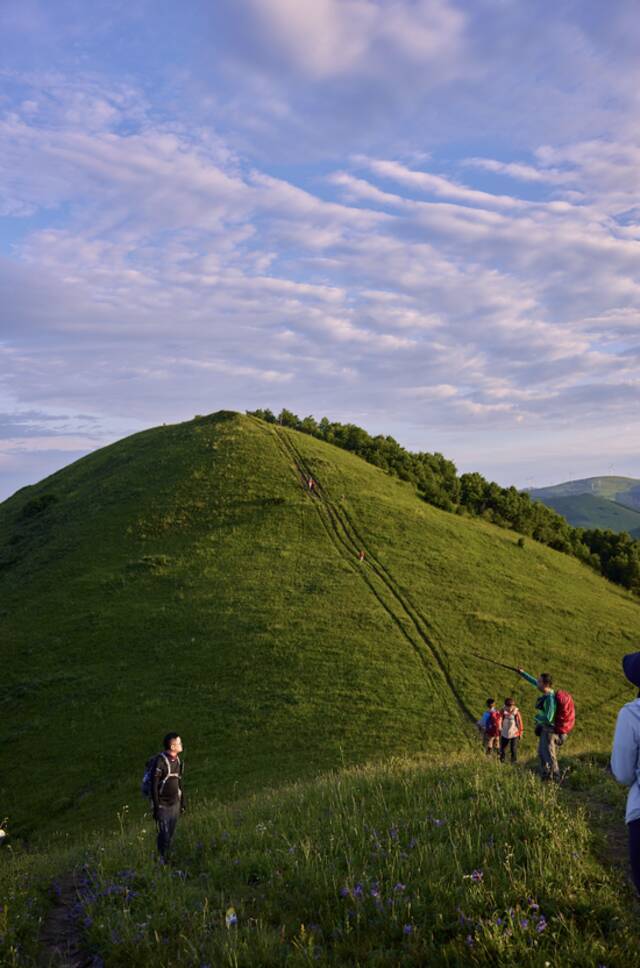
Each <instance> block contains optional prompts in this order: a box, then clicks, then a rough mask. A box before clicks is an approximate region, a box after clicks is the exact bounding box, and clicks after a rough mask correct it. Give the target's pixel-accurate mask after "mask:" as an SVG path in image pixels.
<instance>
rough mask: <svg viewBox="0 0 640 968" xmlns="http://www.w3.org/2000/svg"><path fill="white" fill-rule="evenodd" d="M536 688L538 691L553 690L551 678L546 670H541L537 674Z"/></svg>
mask: <svg viewBox="0 0 640 968" xmlns="http://www.w3.org/2000/svg"><path fill="white" fill-rule="evenodd" d="M538 689H539V690H540V692H553V679H552V678H551V676H550V675H549V673H548V672H541V673H540V675H539V676H538Z"/></svg>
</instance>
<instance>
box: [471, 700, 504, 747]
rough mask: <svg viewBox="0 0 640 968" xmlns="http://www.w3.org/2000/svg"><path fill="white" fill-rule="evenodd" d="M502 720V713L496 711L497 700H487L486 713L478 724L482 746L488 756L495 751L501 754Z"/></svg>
mask: <svg viewBox="0 0 640 968" xmlns="http://www.w3.org/2000/svg"><path fill="white" fill-rule="evenodd" d="M501 724H502V720H501V717H500V712H499V711H498V710H497V709H496V701H495V699H487V709H486V712H484V713H483V714H482V716H481V717H480V719H479V720H478V722H477V723H476V725H477V727H478V729H479V730H480V732H481V733H482V745H483V746H484V751H485V753H486V754H487V756H491V753H492V751H493V750H495V751H496V753H498V754H499V753H500V727H501Z"/></svg>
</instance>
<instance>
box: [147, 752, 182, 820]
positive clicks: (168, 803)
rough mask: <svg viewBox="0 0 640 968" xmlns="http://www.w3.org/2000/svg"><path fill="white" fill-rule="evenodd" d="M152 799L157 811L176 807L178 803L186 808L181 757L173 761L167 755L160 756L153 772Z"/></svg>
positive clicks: (161, 754)
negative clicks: (162, 808) (161, 808)
mask: <svg viewBox="0 0 640 968" xmlns="http://www.w3.org/2000/svg"><path fill="white" fill-rule="evenodd" d="M167 766H168V771H167ZM152 797H153V806H154V808H155V809H157V808H158V807H175V806H176V804H178V803H181V805H182V806H184V795H183V791H182V763H181V762H180V757H179V756H176V758H175V759H171V757H170V756H168V755H167V754H166V753H160V754H158V757H157V758H156V768H155V770H154V771H153V784H152Z"/></svg>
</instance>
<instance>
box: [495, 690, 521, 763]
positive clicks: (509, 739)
mask: <svg viewBox="0 0 640 968" xmlns="http://www.w3.org/2000/svg"><path fill="white" fill-rule="evenodd" d="M522 733H523V727H522V716H521V715H520V710H519V709H518V707H517V706H516V704H515V702H514V701H513V699H512V698H511V697H510V696H507V698H506V699H505V701H504V708H503V710H502V726H501V728H500V762H501V763H504V757H505V753H506V751H507V746H508V747H510V749H511V762H512V763H516V762H517V760H518V743H519V742H520V737H521V736H522Z"/></svg>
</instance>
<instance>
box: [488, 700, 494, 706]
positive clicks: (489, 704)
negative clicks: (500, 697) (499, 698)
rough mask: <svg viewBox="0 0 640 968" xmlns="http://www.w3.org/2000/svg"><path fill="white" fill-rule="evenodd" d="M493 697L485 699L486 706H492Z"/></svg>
mask: <svg viewBox="0 0 640 968" xmlns="http://www.w3.org/2000/svg"><path fill="white" fill-rule="evenodd" d="M494 702H495V699H487V706H493V704H494Z"/></svg>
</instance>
